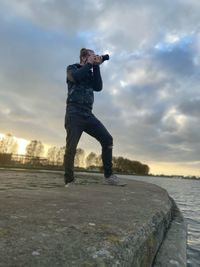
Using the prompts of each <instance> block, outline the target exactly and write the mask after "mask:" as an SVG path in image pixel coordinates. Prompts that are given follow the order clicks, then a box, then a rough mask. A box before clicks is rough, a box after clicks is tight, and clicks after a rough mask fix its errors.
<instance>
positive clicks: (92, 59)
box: [87, 55, 95, 65]
mask: <svg viewBox="0 0 200 267" xmlns="http://www.w3.org/2000/svg"><path fill="white" fill-rule="evenodd" d="M94 62H95V55H90V56H89V57H88V58H87V63H90V64H92V65H93V64H94Z"/></svg>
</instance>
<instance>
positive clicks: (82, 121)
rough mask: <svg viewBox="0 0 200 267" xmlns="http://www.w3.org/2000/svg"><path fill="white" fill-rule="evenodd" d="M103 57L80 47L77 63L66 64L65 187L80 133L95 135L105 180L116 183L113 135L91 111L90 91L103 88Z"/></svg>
mask: <svg viewBox="0 0 200 267" xmlns="http://www.w3.org/2000/svg"><path fill="white" fill-rule="evenodd" d="M101 63H102V57H100V56H96V55H95V53H94V51H93V50H91V49H86V48H82V49H81V51H80V64H79V63H76V64H73V65H69V66H68V67H67V80H66V82H67V85H68V96H67V108H66V115H65V129H66V131H67V138H66V150H65V156H64V168H65V174H64V182H65V186H66V187H68V186H69V184H70V183H72V182H74V180H75V178H74V172H73V168H74V157H75V154H76V148H77V145H78V142H79V139H80V137H81V134H82V132H83V131H84V132H86V133H87V134H89V135H91V136H93V137H94V138H96V139H97V140H98V141H99V142H100V144H101V146H102V162H103V167H104V177H105V181H106V183H108V184H110V185H118V183H119V179H118V177H117V176H116V175H114V174H113V173H112V147H113V138H112V136H111V135H110V133H109V132H108V131H107V129H106V128H105V127H104V126H103V124H102V123H101V122H100V121H99V120H98V119H97V118H96V117H95V116H94V114H93V113H92V107H93V102H94V93H93V91H96V92H99V91H101V90H102V87H103V85H102V79H101V73H100V64H101Z"/></svg>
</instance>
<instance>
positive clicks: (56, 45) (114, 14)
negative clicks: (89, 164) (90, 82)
mask: <svg viewBox="0 0 200 267" xmlns="http://www.w3.org/2000/svg"><path fill="white" fill-rule="evenodd" d="M199 14H200V2H199V1H198V0H174V1H167V0H159V1H158V0H153V1H149V0H140V1H139V0H124V1H119V0H76V1H72V0H71V1H69V0H60V1H56V0H26V1H25V0H12V1H6V0H1V1H0V36H1V42H0V58H1V60H0V133H1V134H5V133H12V134H13V135H14V136H16V137H18V138H22V139H26V140H33V139H37V140H40V141H42V142H43V143H44V144H46V145H47V146H54V145H55V146H63V145H65V137H66V133H65V129H64V115H65V108H66V104H65V103H66V97H67V86H66V82H65V80H66V67H67V65H69V64H73V63H76V62H79V51H80V49H81V48H83V47H86V48H90V49H93V50H94V51H95V52H96V53H97V54H99V55H103V54H106V53H109V55H110V60H109V61H107V62H104V63H103V64H102V65H101V74H102V78H103V90H102V91H101V92H96V93H95V103H94V108H93V113H94V114H95V116H97V117H98V119H100V120H101V122H102V123H103V124H104V125H105V127H106V128H107V129H108V131H109V132H110V133H111V135H112V136H113V139H114V149H113V155H114V156H123V157H127V158H129V159H132V160H137V161H141V162H142V163H144V164H148V165H149V166H150V172H151V173H155V174H156V173H157V174H159V173H164V174H182V175H199V176H200V85H199V80H200V78H199V77H200V68H199V67H200V20H199ZM78 147H81V148H83V149H84V150H85V151H86V152H87V151H94V152H96V153H98V154H100V153H101V147H100V144H99V143H98V142H97V141H96V140H95V139H93V138H92V137H90V136H88V135H86V134H85V133H84V134H83V135H82V137H81V140H80V142H79V145H78Z"/></svg>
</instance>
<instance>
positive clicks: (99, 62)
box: [94, 54, 109, 65]
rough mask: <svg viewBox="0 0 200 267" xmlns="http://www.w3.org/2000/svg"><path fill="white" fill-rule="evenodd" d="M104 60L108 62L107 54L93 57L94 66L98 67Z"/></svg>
mask: <svg viewBox="0 0 200 267" xmlns="http://www.w3.org/2000/svg"><path fill="white" fill-rule="evenodd" d="M105 60H109V55H108V54H106V55H102V56H99V55H95V61H94V65H99V64H101V63H103V62H104V61H105Z"/></svg>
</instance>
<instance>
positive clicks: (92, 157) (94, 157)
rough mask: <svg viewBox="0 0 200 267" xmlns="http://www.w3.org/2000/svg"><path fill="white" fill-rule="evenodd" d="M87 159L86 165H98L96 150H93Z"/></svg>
mask: <svg viewBox="0 0 200 267" xmlns="http://www.w3.org/2000/svg"><path fill="white" fill-rule="evenodd" d="M85 161H86V167H90V166H96V161H97V155H96V154H95V153H94V152H91V153H90V154H88V156H87V157H86V160H85Z"/></svg>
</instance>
